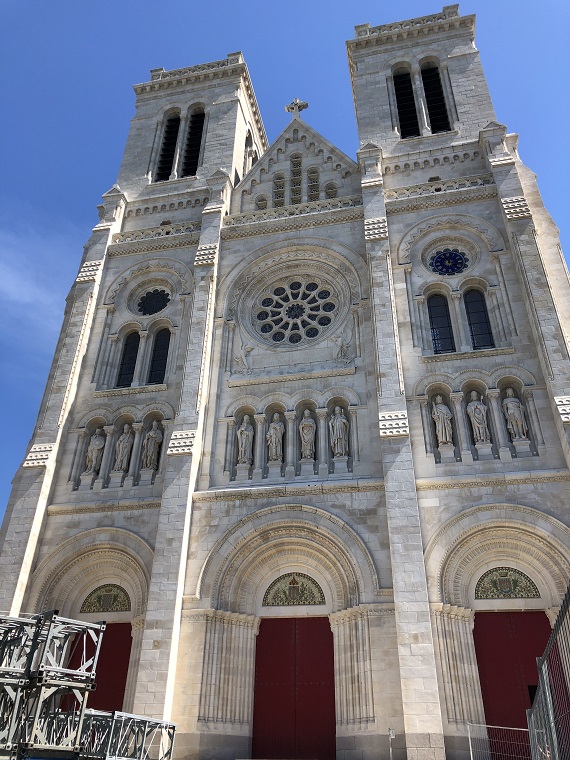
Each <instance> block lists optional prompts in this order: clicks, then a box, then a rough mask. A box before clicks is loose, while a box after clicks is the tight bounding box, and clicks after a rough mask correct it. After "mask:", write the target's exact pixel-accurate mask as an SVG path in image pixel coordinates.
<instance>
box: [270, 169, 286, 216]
mask: <svg viewBox="0 0 570 760" xmlns="http://www.w3.org/2000/svg"><path fill="white" fill-rule="evenodd" d="M284 205H285V176H284V175H283V174H276V175H275V176H274V177H273V206H274V208H280V207H281V206H284Z"/></svg>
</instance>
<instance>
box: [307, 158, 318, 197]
mask: <svg viewBox="0 0 570 760" xmlns="http://www.w3.org/2000/svg"><path fill="white" fill-rule="evenodd" d="M320 191H321V189H320V186H319V170H318V169H317V167H316V166H311V168H310V169H309V171H308V172H307V198H308V199H309V200H310V201H318V200H319V195H320Z"/></svg>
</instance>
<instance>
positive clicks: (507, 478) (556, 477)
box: [416, 470, 570, 491]
mask: <svg viewBox="0 0 570 760" xmlns="http://www.w3.org/2000/svg"><path fill="white" fill-rule="evenodd" d="M568 482H570V472H567V473H564V474H561V473H560V472H556V473H552V474H549V473H545V472H544V470H541V471H540V472H537V473H536V474H533V473H532V472H528V471H527V472H525V473H520V474H517V473H511V474H508V475H504V474H502V475H497V476H488V477H486V478H484V479H483V478H480V479H479V480H467V479H461V478H453V479H452V480H451V479H450V480H439V479H438V480H435V479H434V480H428V479H427V478H422V479H419V480H416V490H417V491H447V490H448V489H452V488H453V489H457V488H464V489H466V490H469V489H471V488H485V487H489V486H490V487H492V488H497V487H501V486H505V487H512V486H518V485H534V484H536V483H568Z"/></svg>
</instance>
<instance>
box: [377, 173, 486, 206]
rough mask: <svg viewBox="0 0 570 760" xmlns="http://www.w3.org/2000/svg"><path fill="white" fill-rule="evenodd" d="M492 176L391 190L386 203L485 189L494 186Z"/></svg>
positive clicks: (426, 183) (460, 178)
mask: <svg viewBox="0 0 570 760" xmlns="http://www.w3.org/2000/svg"><path fill="white" fill-rule="evenodd" d="M494 184H495V183H494V180H493V175H492V174H480V175H474V176H472V177H459V178H457V179H446V180H443V181H441V180H438V181H436V182H424V183H422V184H420V185H406V186H405V187H397V188H393V189H391V190H385V191H384V196H385V198H386V201H394V200H400V199H402V198H412V197H416V196H419V195H421V196H424V195H436V194H438V193H447V192H449V191H453V190H466V189H468V188H473V187H483V186H484V185H494Z"/></svg>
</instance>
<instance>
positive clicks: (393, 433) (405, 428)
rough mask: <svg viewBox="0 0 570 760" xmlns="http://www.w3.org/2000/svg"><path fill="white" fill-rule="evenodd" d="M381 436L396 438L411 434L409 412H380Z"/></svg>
mask: <svg viewBox="0 0 570 760" xmlns="http://www.w3.org/2000/svg"><path fill="white" fill-rule="evenodd" d="M378 422H379V425H380V437H381V438H395V437H398V436H401V435H409V434H410V429H409V425H408V412H407V411H400V412H380V413H379V414H378Z"/></svg>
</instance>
